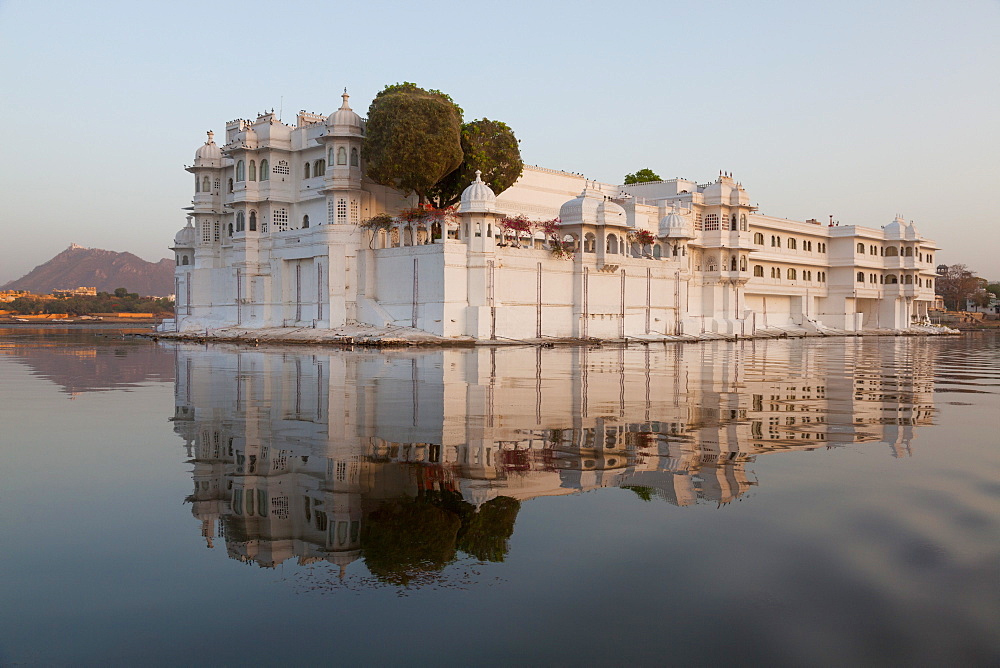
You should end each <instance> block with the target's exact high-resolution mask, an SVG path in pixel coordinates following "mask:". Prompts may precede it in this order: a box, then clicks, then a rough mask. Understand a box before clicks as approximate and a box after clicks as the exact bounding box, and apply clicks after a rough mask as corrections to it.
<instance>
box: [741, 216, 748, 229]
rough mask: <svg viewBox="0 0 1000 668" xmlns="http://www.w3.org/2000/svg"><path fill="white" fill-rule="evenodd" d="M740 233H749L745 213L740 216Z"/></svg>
mask: <svg viewBox="0 0 1000 668" xmlns="http://www.w3.org/2000/svg"><path fill="white" fill-rule="evenodd" d="M740 231H741V232H746V231H747V215H746V214H745V213H741V214H740Z"/></svg>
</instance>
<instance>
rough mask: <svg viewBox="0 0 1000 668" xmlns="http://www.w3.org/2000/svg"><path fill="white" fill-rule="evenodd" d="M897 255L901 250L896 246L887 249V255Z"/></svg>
mask: <svg viewBox="0 0 1000 668" xmlns="http://www.w3.org/2000/svg"><path fill="white" fill-rule="evenodd" d="M897 255H899V251H898V250H896V247H895V246H889V247H888V248H886V249H885V256H886V257H896V256H897Z"/></svg>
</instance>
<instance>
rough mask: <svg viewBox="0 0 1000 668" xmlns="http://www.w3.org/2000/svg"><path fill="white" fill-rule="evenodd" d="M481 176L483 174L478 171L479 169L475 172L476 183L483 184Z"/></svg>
mask: <svg viewBox="0 0 1000 668" xmlns="http://www.w3.org/2000/svg"><path fill="white" fill-rule="evenodd" d="M482 174H483V172H482V170H480V169H477V170H476V183H482V182H483V179H482Z"/></svg>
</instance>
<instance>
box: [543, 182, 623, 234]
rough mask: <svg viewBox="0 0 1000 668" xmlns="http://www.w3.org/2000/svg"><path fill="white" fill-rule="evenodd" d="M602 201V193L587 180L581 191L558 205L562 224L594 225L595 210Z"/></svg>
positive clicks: (595, 219) (595, 220)
mask: <svg viewBox="0 0 1000 668" xmlns="http://www.w3.org/2000/svg"><path fill="white" fill-rule="evenodd" d="M604 202H605V198H604V194H603V193H602V192H601V191H599V190H597V189H595V188H591V187H590V181H587V184H586V186H584V188H583V192H582V193H580V194H579V195H577V196H576V197H574V198H573V199H571V200H569V201H568V202H565V203H563V205H562V206H561V207H559V219H560V220H561V221H562V224H563V225H596V224H597V210H598V208H599V207H600V206H601V205H602V204H604ZM615 206H617V205H615ZM618 208H619V209H621V207H618ZM622 211H624V209H622Z"/></svg>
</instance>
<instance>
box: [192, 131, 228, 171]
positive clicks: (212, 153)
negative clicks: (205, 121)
mask: <svg viewBox="0 0 1000 668" xmlns="http://www.w3.org/2000/svg"><path fill="white" fill-rule="evenodd" d="M213 137H215V133H214V132H212V131H211V130H209V131H208V140H206V141H205V143H204V144H203V145H202V146H199V147H198V150H197V151H195V153H194V166H195V167H221V166H222V150H221V149H220V148H219V147H218V146H216V145H215V140H214V139H213Z"/></svg>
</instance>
